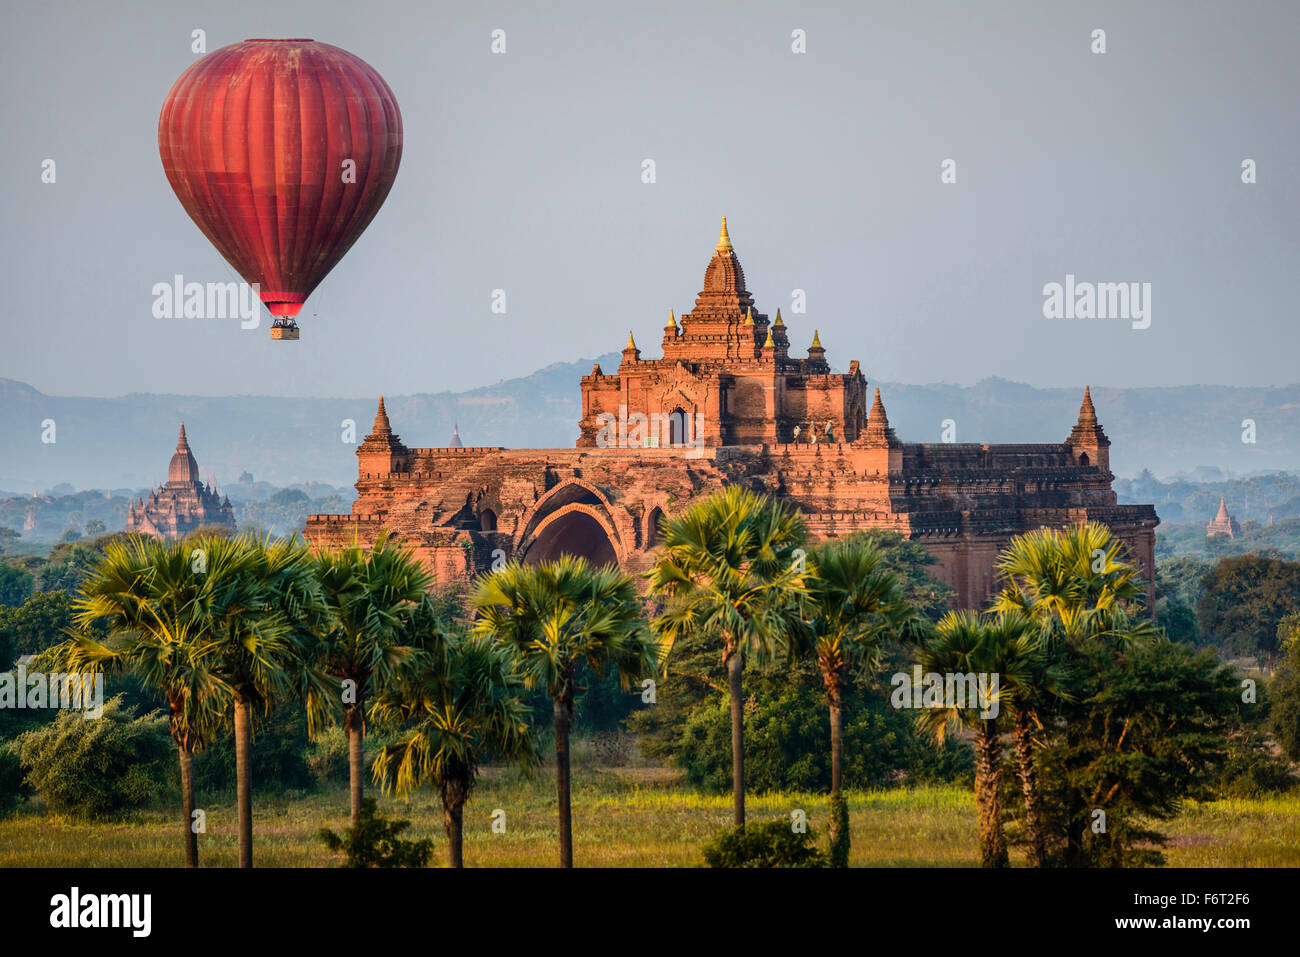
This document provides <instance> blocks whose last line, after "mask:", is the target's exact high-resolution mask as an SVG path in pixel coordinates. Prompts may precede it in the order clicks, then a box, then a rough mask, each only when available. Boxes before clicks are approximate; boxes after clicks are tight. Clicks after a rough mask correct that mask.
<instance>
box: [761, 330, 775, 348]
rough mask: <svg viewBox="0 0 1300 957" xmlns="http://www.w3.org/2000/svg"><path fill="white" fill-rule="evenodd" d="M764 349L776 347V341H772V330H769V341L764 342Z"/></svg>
mask: <svg viewBox="0 0 1300 957" xmlns="http://www.w3.org/2000/svg"><path fill="white" fill-rule="evenodd" d="M763 348H764V349H775V348H776V343H775V342H773V341H772V330H771V329H769V330H767V341H766V342H764V343H763Z"/></svg>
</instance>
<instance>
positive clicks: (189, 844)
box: [177, 742, 199, 867]
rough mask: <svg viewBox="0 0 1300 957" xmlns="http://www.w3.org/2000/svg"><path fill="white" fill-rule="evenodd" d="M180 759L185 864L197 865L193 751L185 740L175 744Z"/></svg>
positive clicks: (197, 849) (197, 846)
mask: <svg viewBox="0 0 1300 957" xmlns="http://www.w3.org/2000/svg"><path fill="white" fill-rule="evenodd" d="M177 750H178V751H179V752H180V759H181V813H182V814H183V815H184V817H185V866H186V867H198V866H199V836H198V834H196V833H195V831H194V752H193V750H191V749H190V747H189V746H188V744H187V743H186V742H180V743H179V744H178V745H177Z"/></svg>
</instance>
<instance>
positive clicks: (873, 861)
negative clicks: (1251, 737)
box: [0, 768, 1300, 867]
mask: <svg viewBox="0 0 1300 957" xmlns="http://www.w3.org/2000/svg"><path fill="white" fill-rule="evenodd" d="M848 799H849V810H850V814H851V821H852V830H853V853H852V858H851V863H852V864H853V865H854V866H859V867H907V866H922V867H930V866H940V867H942V866H949V867H973V866H975V865H976V863H977V858H976V828H975V810H974V806H973V798H972V795H971V794H970V792H968V791H963V790H961V789H959V788H922V789H915V790H889V791H871V792H850V793H849V795H848ZM200 806H201V807H203V808H204V809H205V811H206V812H207V828H208V830H207V833H206V834H204V835H201V836H200V838H199V860H200V862H201V864H202V865H204V866H216V867H233V866H234V865H235V863H236V845H235V841H236V830H235V808H234V804H233V801H232V800H231V799H230V798H229V797H227V798H226V799H225V800H224V801H223V802H221V803H204V802H203V801H202V800H200ZM347 808H348V801H347V793H346V791H345V790H343V789H339V790H337V791H329V792H322V793H313V794H305V795H292V796H285V797H280V798H264V799H261V800H259V801H257V802H256V803H255V805H254V816H255V821H254V828H255V831H254V842H253V859H254V862H255V863H256V864H258V865H259V866H278V867H327V866H332V865H335V864H336V863H337V862H338V859H337V858H336V857H335V856H334V855H332V854H330V853H329V852H328V851H326V850H325V849H324V847H323V846H322V845H321V843H320V841H319V840H318V839H317V837H316V833H317V831H319V830H320V828H321V827H330V828H332V829H334V830H336V831H341V830H342V828H343V827H345V826H346V824H347ZM497 808H501V809H503V810H504V811H505V812H506V833H504V834H493V833H492V830H491V817H492V812H493V811H494V810H495V809H497ZM796 808H800V809H802V810H804V811H805V812H806V814H807V815H808V822H809V824H810V825H811V826H812V828H814V829H815V830H816V832H817V835H818V840H819V842H821V841H823V840H824V836H825V828H826V819H827V799H826V796H825V795H816V794H783V795H751V796H750V797H749V799H748V801H747V810H748V815H749V818H750V819H751V820H756V819H759V818H765V817H777V816H780V817H788V816H789V814H790V812H791V811H792V810H794V809H796ZM380 812H381V813H382V814H385V815H388V816H390V817H403V818H408V819H409V820H410V821H411V828H410V830H409V831H408V834H409V835H410V836H414V837H425V836H429V837H433V838H434V840H435V854H436V856H437V857H436V861H437V863H439V864H441V863H442V862H443V861H444V860H445V855H446V842H445V840H444V838H443V834H442V808H441V805H440V804H439V803H438V802H437V800H436V798H435V797H434V795H432V794H431V793H430V792H427V791H425V792H422V793H420V794H418V795H415V796H413V797H412V799H411V801H410V802H409V803H408V802H404V801H395V800H392V799H387V798H385V799H381V800H380ZM178 818H179V807H176V808H170V807H161V806H160V807H159V808H157V809H151V810H148V811H144V812H141V813H139V814H137V815H134V816H132V817H130V818H127V819H123V820H119V821H113V822H104V823H96V824H86V823H80V822H72V821H63V820H59V819H57V818H54V817H51V816H49V815H47V814H45V813H43V812H42V811H41V809H40V808H39V807H30V806H29V807H26V808H22V809H20V810H19V811H18V812H17V813H16V814H15V815H13V816H11V817H9V818H6V819H4V820H0V866H5V867H13V866H36V867H174V866H178V865H179V864H180V863H182V861H183V856H182V854H183V852H182V843H181V823H180V821H179V820H178ZM573 818H574V860H575V862H576V863H577V864H578V865H579V866H591V867H689V866H695V865H698V864H700V863H701V862H702V861H701V857H700V846H701V845H702V844H704V842H705V841H707V840H709V838H711V837H712V836H713V834H714V832H715V831H716V830H717V829H718V828H721V827H724V826H726V825H728V824H729V823H730V821H731V796H730V795H729V794H727V795H702V794H698V793H695V792H693V791H691V790H689V789H687V788H685V787H684V786H682V784H681V783H680V781H679V779H678V777H677V775H676V774H674V773H673V772H671V771H665V770H663V769H658V768H616V769H603V770H602V769H590V768H577V769H575V774H574V791H573ZM1164 830H1165V831H1166V833H1168V834H1169V836H1170V842H1169V847H1168V848H1167V854H1168V858H1169V863H1170V865H1172V866H1180V865H1182V866H1209V867H1282V866H1290V867H1295V866H1300V795H1297V796H1290V797H1279V798H1269V799H1259V800H1225V801H1216V802H1213V803H1207V804H1194V805H1191V806H1189V807H1188V808H1187V809H1186V810H1185V812H1184V813H1183V814H1182V815H1181V816H1180V817H1179V818H1177V819H1176V820H1174V821H1172V822H1170V823H1169V824H1168V825H1166V827H1165V828H1164ZM557 859H558V851H557V846H556V824H555V795H554V777H553V774H552V773H548V772H546V771H541V772H539V773H537V774H535V775H534V777H533V778H532V779H531V780H525V779H522V778H520V777H519V776H518V775H517V774H516V773H514V772H498V771H494V770H488V771H487V772H486V773H485V774H484V777H483V779H482V780H481V781H480V783H479V786H478V788H477V790H476V791H475V792H474V794H473V796H472V797H471V799H470V803H469V805H468V806H467V808H466V815H465V862H466V864H467V866H470V867H518V866H541V867H551V866H554V865H555V863H556V861H557ZM1012 860H1013V863H1015V864H1023V863H1024V858H1023V855H1021V854H1019V853H1017V852H1015V851H1013V854H1012Z"/></svg>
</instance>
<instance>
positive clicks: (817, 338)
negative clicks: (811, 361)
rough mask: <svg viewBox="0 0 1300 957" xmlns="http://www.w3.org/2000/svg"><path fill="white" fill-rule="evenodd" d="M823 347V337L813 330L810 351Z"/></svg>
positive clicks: (877, 391) (878, 392) (877, 392)
mask: <svg viewBox="0 0 1300 957" xmlns="http://www.w3.org/2000/svg"><path fill="white" fill-rule="evenodd" d="M821 347H822V340H821V336H820V335H818V333H817V330H816V329H814V330H813V341H812V345H810V346H809V347H808V349H809V350H812V349H820V348H821ZM876 395H877V396H878V395H880V390H879V389H877V390H876Z"/></svg>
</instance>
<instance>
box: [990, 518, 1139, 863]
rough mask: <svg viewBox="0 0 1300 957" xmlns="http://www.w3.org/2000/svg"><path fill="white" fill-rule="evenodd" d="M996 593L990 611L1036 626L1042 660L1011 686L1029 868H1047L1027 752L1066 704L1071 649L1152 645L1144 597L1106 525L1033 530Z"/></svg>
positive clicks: (1015, 549) (1007, 556)
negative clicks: (1142, 612)
mask: <svg viewBox="0 0 1300 957" xmlns="http://www.w3.org/2000/svg"><path fill="white" fill-rule="evenodd" d="M997 568H998V571H999V572H1000V573H1001V575H1002V578H1003V586H1002V588H1001V590H1000V591H999V593H998V595H997V596H996V597H995V598H994V601H993V604H992V608H993V610H994V611H996V612H998V613H999V614H1002V615H1004V616H1005V615H1017V616H1024V617H1027V618H1029V619H1030V620H1032V621H1033V622H1035V623H1036V625H1037V627H1038V629H1039V633H1040V642H1041V646H1042V652H1043V656H1042V658H1041V659H1040V660H1039V662H1038V666H1037V667H1036V668H1034V669H1031V670H1030V671H1029V672H1027V673H1025V674H1024V675H1023V680H1022V681H1021V682H1020V683H1019V685H1018V686H1016V687H1014V688H1013V689H1012V690H1013V700H1012V711H1013V714H1014V716H1015V741H1016V762H1017V769H1016V771H1017V777H1018V778H1019V781H1020V790H1021V795H1022V798H1023V800H1024V805H1025V834H1026V837H1027V838H1028V843H1029V863H1030V865H1031V866H1033V867H1044V866H1046V864H1047V833H1046V814H1045V812H1044V809H1043V800H1042V794H1041V792H1040V789H1039V786H1038V771H1037V768H1036V767H1035V764H1034V752H1035V748H1036V747H1037V743H1038V735H1039V732H1040V730H1041V729H1042V727H1043V726H1044V723H1045V720H1046V716H1047V714H1048V713H1049V712H1050V711H1051V709H1052V707H1053V704H1054V702H1056V701H1058V700H1069V699H1070V697H1071V694H1070V692H1069V690H1068V688H1067V686H1066V682H1065V678H1066V676H1067V674H1068V672H1069V668H1070V664H1071V662H1072V660H1074V659H1075V658H1076V657H1077V651H1078V649H1079V648H1080V647H1081V646H1082V645H1084V644H1086V643H1088V642H1090V641H1095V640H1101V641H1108V642H1111V643H1117V644H1119V645H1126V644H1130V643H1132V642H1136V641H1143V640H1150V639H1154V638H1155V637H1157V635H1158V629H1157V628H1155V626H1154V625H1152V624H1151V622H1150V621H1149V620H1146V619H1138V620H1135V619H1134V618H1132V617H1131V616H1130V614H1129V611H1130V609H1134V608H1135V607H1140V601H1141V598H1142V596H1143V594H1144V592H1143V589H1142V587H1141V578H1140V576H1139V574H1138V570H1137V568H1135V567H1134V566H1133V565H1131V564H1128V563H1127V562H1125V561H1123V558H1122V545H1121V543H1120V542H1119V540H1118V539H1116V538H1114V537H1113V536H1112V535H1111V531H1110V529H1109V528H1108V527H1106V526H1105V525H1102V524H1100V523H1098V522H1089V523H1088V524H1086V525H1076V526H1072V527H1070V528H1067V529H1062V530H1056V529H1038V530H1036V531H1033V532H1029V533H1027V534H1025V535H1020V536H1017V537H1015V538H1013V539H1012V540H1011V542H1010V543H1009V544H1008V546H1007V547H1006V548H1005V549H1004V550H1003V551H1002V554H1001V555H1000V556H999V558H998V562H997Z"/></svg>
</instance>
